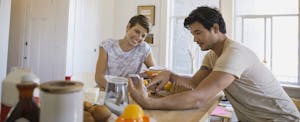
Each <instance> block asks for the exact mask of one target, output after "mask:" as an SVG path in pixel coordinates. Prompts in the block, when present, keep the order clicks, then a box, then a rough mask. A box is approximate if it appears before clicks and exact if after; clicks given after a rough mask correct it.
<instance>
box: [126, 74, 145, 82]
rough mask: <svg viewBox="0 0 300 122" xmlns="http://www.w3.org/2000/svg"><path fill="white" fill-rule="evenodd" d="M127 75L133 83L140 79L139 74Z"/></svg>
mask: <svg viewBox="0 0 300 122" xmlns="http://www.w3.org/2000/svg"><path fill="white" fill-rule="evenodd" d="M128 77H130V78H131V80H132V81H133V83H134V84H137V83H138V82H140V80H141V79H142V78H141V77H140V75H139V74H129V75H128Z"/></svg>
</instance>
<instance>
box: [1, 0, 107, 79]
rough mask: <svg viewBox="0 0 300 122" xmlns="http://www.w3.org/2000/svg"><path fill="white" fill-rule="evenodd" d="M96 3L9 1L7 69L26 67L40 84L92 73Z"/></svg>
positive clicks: (96, 33) (96, 0) (97, 20)
mask: <svg viewBox="0 0 300 122" xmlns="http://www.w3.org/2000/svg"><path fill="white" fill-rule="evenodd" d="M101 5H102V4H100V3H99V0H88V1H87V0H12V9H11V24H10V36H9V37H10V39H9V51H8V52H9V56H8V64H7V68H8V69H10V68H12V67H15V66H18V67H29V68H31V69H32V71H33V72H34V73H35V74H37V75H38V76H39V77H40V80H41V82H45V81H49V80H61V79H64V76H65V75H72V74H74V73H76V72H94V69H95V68H94V67H95V65H96V60H97V55H98V52H97V51H98V44H99V43H100V42H99V40H100V39H99V38H100V37H101V34H99V29H100V24H99V23H100V22H101V21H100V16H99V8H101Z"/></svg>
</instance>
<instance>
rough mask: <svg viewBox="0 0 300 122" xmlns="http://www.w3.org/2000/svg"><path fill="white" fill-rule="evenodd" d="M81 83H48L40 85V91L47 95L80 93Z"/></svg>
mask: <svg viewBox="0 0 300 122" xmlns="http://www.w3.org/2000/svg"><path fill="white" fill-rule="evenodd" d="M82 88H83V83H81V82H78V81H48V82H45V83H42V84H41V85H40V89H41V90H42V91H44V92H48V93H58V94H60V93H71V92H77V91H80V90H81V89H82Z"/></svg>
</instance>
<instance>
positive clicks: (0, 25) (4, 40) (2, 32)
mask: <svg viewBox="0 0 300 122" xmlns="http://www.w3.org/2000/svg"><path fill="white" fill-rule="evenodd" d="M10 5H11V1H10V0H0V18H1V19H0V57H1V58H0V100H1V95H2V93H1V91H2V90H1V89H2V80H3V79H4V78H5V76H6V65H7V55H8V35H9V23H10V21H9V20H10ZM0 110H1V106H0Z"/></svg>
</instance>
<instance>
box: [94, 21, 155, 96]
mask: <svg viewBox="0 0 300 122" xmlns="http://www.w3.org/2000/svg"><path fill="white" fill-rule="evenodd" d="M149 31H150V23H149V19H148V18H147V17H145V16H143V15H137V16H134V17H132V18H131V19H130V20H129V23H128V24H127V27H126V34H125V36H124V38H122V39H108V40H105V41H103V42H102V43H101V45H100V47H99V48H100V52H99V56H98V61H97V66H96V75H95V80H96V82H97V84H98V86H99V87H100V89H101V90H104V88H105V85H106V82H107V81H106V79H105V75H114V76H122V77H126V76H127V75H128V74H138V73H140V71H141V69H142V65H143V63H144V64H145V65H146V66H147V67H148V68H149V67H151V66H154V60H153V57H152V53H151V48H150V46H149V45H148V44H147V43H146V42H144V39H145V38H146V36H147V34H148V33H149Z"/></svg>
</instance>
